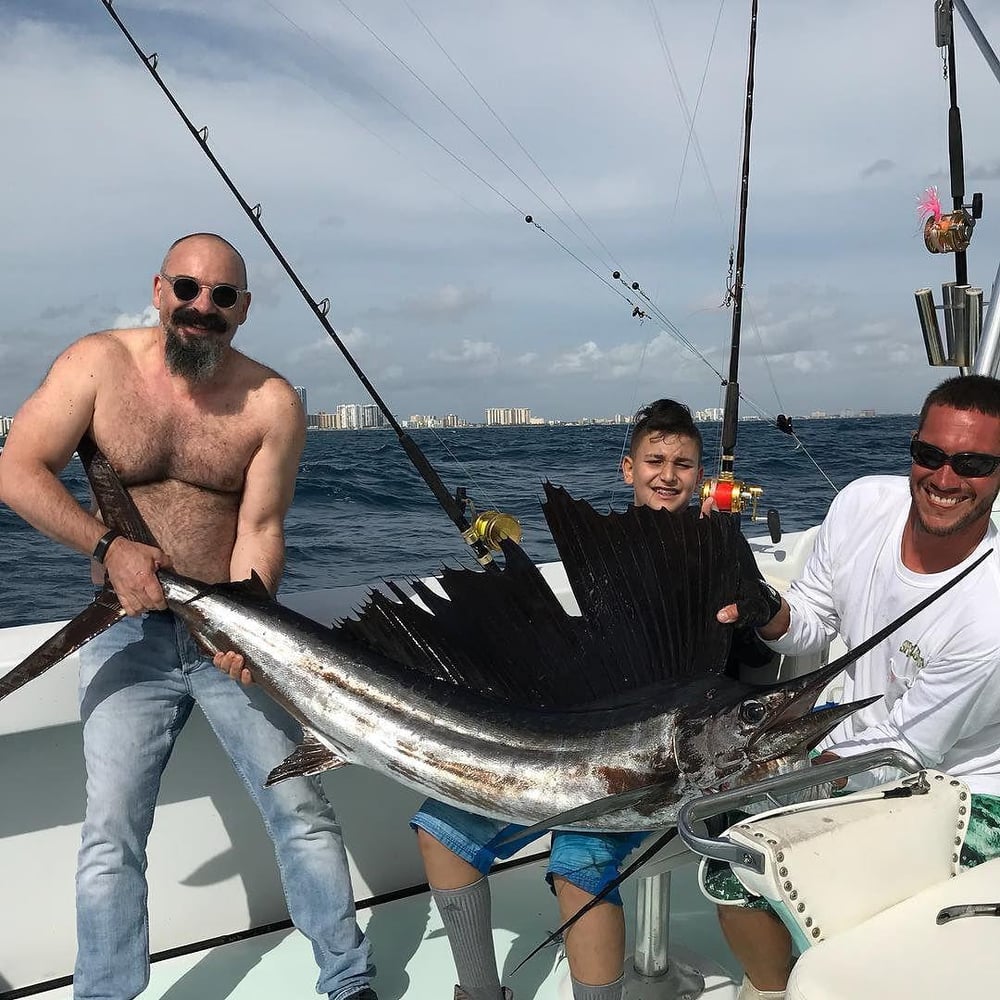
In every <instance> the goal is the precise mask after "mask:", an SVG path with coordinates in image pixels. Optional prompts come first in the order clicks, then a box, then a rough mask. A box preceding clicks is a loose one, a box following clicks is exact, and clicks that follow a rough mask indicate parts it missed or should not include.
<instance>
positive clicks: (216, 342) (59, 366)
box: [0, 233, 375, 1000]
mask: <svg viewBox="0 0 1000 1000" xmlns="http://www.w3.org/2000/svg"><path fill="white" fill-rule="evenodd" d="M153 305H154V306H155V307H156V308H157V309H158V310H159V315H160V323H159V325H158V326H155V327H144V328H140V329H135V330H110V331H106V332H103V333H95V334H92V335H90V336H88V337H84V338H83V339H81V340H78V341H77V342H76V343H75V344H73V345H72V346H71V347H69V348H68V349H67V350H66V351H64V352H63V354H61V355H60V356H59V357H58V358H57V359H56V361H55V362H54V364H53V365H52V368H51V369H50V371H49V373H48V375H47V376H46V378H45V380H44V382H43V383H42V385H41V386H40V387H39V388H38V389H37V390H36V391H35V392H34V394H33V395H32V396H31V397H30V398H29V399H28V400H27V401H26V402H25V403H24V405H23V406H22V407H21V409H20V410H19V411H18V413H17V414H16V416H15V418H14V422H13V425H12V427H11V430H10V434H9V436H8V438H7V442H6V444H5V446H4V449H3V452H2V454H0V499H2V500H3V501H4V502H6V503H7V504H8V505H9V506H10V507H11V508H12V509H13V510H15V511H16V512H17V513H18V514H20V515H21V516H22V517H23V518H24V519H25V520H26V521H28V522H29V523H31V524H32V525H33V526H34V527H36V528H38V529H39V530H40V531H42V532H44V533H45V534H46V535H48V536H49V537H50V538H53V539H55V540H56V541H58V542H61V543H62V544H64V545H67V546H69V547H70V548H72V549H75V550H76V551H77V552H80V553H83V554H85V555H88V556H91V555H92V556H94V557H95V561H94V562H93V563H92V567H93V579H94V582H95V583H97V584H100V583H102V582H103V579H104V576H105V574H106V575H107V577H108V579H109V580H110V582H111V584H112V586H113V587H114V588H115V591H116V592H117V594H118V597H119V599H120V600H121V602H122V606H123V607H124V608H125V611H126V612H127V613H128V615H129V616H130V617H128V618H125V619H123V620H122V621H121V622H119V623H118V624H116V625H114V626H113V627H112V628H110V629H109V630H108V631H107V632H105V633H104V634H103V635H101V636H99V637H98V638H97V639H95V640H94V641H93V642H91V643H90V644H89V645H87V646H85V647H84V648H83V650H82V651H81V656H80V659H81V675H80V714H81V718H82V720H83V742H84V757H85V761H86V767H87V812H86V817H85V819H84V824H83V836H82V846H81V849H80V856H79V864H78V870H77V946H78V953H77V962H76V971H75V974H74V994H73V995H74V997H75V998H77V1000H85V998H88V1000H89V998H98V997H100V998H102V1000H132V998H134V997H136V996H138V994H139V993H141V992H142V991H143V989H144V988H145V986H146V984H147V982H148V979H149V939H148V923H147V912H146V878H145V868H146V840H147V837H148V835H149V830H150V827H151V825H152V822H153V810H154V806H155V802H156V797H157V794H158V792H159V786H160V776H161V774H162V772H163V769H164V767H165V766H166V763H167V760H168V758H169V757H170V753H171V750H172V749H173V745H174V741H175V739H176V738H177V734H178V732H179V731H180V729H181V727H182V726H183V725H184V723H185V722H186V721H187V718H188V716H189V715H190V712H191V709H192V707H193V705H194V703H195V702H197V703H198V704H199V705H200V706H201V709H202V711H203V712H204V713H205V716H206V717H207V718H208V721H209V723H210V724H211V726H212V728H213V730H214V731H215V734H216V735H217V736H218V738H219V741H220V743H221V744H222V746H223V748H224V749H225V751H226V753H228V754H229V756H230V758H231V759H232V761H233V764H234V766H235V767H236V770H237V772H238V773H239V774H240V776H241V777H242V779H243V781H244V783H245V784H246V786H247V789H248V790H249V792H250V795H251V796H252V797H253V799H254V802H255V803H256V804H257V807H258V808H259V809H260V812H261V814H262V816H263V817H264V819H265V821H266V824H267V827H268V830H269V832H270V834H271V837H272V839H273V841H274V846H275V851H276V854H277V857H278V862H279V867H280V870H281V877H282V882H283V885H284V889H285V895H286V899H287V901H288V908H289V913H290V914H291V917H292V920H293V921H294V922H295V925H296V926H297V927H298V928H299V930H301V931H302V932H303V933H304V934H305V935H306V936H307V937H309V938H310V940H311V941H312V944H313V951H314V954H315V956H316V961H317V964H318V965H319V967H320V976H319V981H318V984H317V990H318V991H319V992H320V993H324V994H327V995H328V997H329V1000H348V998H354V1000H375V993H374V991H373V990H372V989H371V987H370V976H371V974H372V969H371V964H370V960H369V948H368V943H367V941H366V940H365V938H364V936H363V935H362V934H361V931H360V930H359V929H358V926H357V923H356V921H355V914H354V899H353V894H352V891H351V883H350V874H349V871H348V866H347V857H346V854H345V852H344V845H343V842H342V840H341V834H340V828H339V826H338V825H337V822H336V819H335V817H334V814H333V810H332V809H331V807H330V804H329V803H328V802H327V800H326V798H325V796H324V795H323V792H322V790H321V788H320V785H319V783H318V781H317V780H316V779H314V778H296V779H292V780H289V781H284V782H281V783H279V784H278V785H276V786H274V787H272V788H268V789H265V788H264V781H265V778H266V777H267V774H268V771H269V770H270V769H271V768H272V767H273V766H274V764H275V762H276V761H280V760H283V759H284V758H285V757H286V756H287V755H288V754H289V753H291V752H292V750H293V749H294V748H295V746H296V744H297V743H298V742H299V740H300V739H301V730H300V729H299V727H298V724H297V723H295V722H294V721H293V720H292V719H291V718H290V717H288V716H287V715H286V714H285V713H284V711H283V710H282V709H280V708H278V707H277V706H276V705H275V704H274V703H273V702H272V701H271V700H270V699H269V698H268V697H267V696H266V695H264V694H263V693H262V692H261V691H260V690H259V689H258V688H255V687H250V688H241V687H240V686H239V685H237V684H233V683H232V682H231V681H230V680H229V679H228V678H227V677H226V675H225V674H223V673H221V672H220V671H219V670H217V669H215V667H214V666H213V665H212V661H211V660H209V659H206V658H205V657H204V655H203V654H202V653H201V651H200V650H199V649H198V648H197V647H196V646H195V644H194V642H193V640H192V639H191V636H190V634H189V633H188V632H187V630H186V629H185V627H184V626H183V625H182V624H181V623H180V622H179V621H177V620H175V619H174V617H173V615H171V614H170V612H169V611H167V610H166V602H165V601H164V598H163V591H162V589H161V588H160V585H159V582H158V581H157V578H156V570H157V568H158V567H161V566H162V567H168V566H170V567H173V568H174V569H175V570H176V571H177V572H178V573H182V574H185V575H187V576H191V577H195V578H196V579H200V580H204V581H206V582H210V583H216V582H220V581H223V580H242V579H246V578H247V577H249V576H250V572H251V570H255V571H256V572H257V574H258V575H259V576H260V577H261V579H262V580H263V581H264V582H265V584H266V585H267V586H268V587H269V589H270V590H271V592H272V593H273V592H274V591H275V590H276V589H277V586H278V582H279V580H280V578H281V573H282V570H283V568H284V553H285V546H284V527H283V525H284V518H285V514H286V513H287V511H288V507H289V505H290V504H291V501H292V494H293V492H294V489H295V477H296V474H297V471H298V462H299V457H300V455H301V453H302V447H303V443H304V440H305V421H304V418H303V413H302V408H301V404H300V402H299V398H298V396H297V395H296V393H295V391H294V390H293V389H292V387H291V386H290V385H289V384H288V383H287V382H286V381H285V380H284V379H283V378H281V377H280V376H279V375H278V374H277V373H275V372H274V371H272V370H271V369H269V368H266V367H264V366H263V365H261V364H258V363H257V362H256V361H253V360H251V359H250V358H248V357H247V356H246V355H244V354H242V353H240V352H239V351H237V350H235V349H234V348H233V347H232V340H233V337H234V336H235V334H236V330H237V328H238V327H239V326H240V325H241V324H242V323H243V322H244V321H245V320H246V318H247V312H248V310H249V308H250V292H249V291H248V290H247V274H246V266H245V264H244V261H243V258H242V257H241V256H240V254H239V253H238V252H237V251H236V249H235V248H234V247H233V246H232V245H231V244H230V243H228V242H227V241H226V240H224V239H222V237H220V236H216V235H214V234H211V233H195V234H192V235H190V236H185V237H182V238H181V239H179V240H178V241H177V242H176V243H174V244H173V246H171V247H170V249H169V250H168V251H167V255H166V257H165V258H164V260H163V264H162V266H161V268H160V271H159V273H158V274H157V275H156V276H155V277H154V278H153ZM87 431H89V432H90V434H91V436H92V437H93V439H94V441H95V442H96V443H97V446H98V447H99V448H100V449H101V450H102V451H103V452H104V454H105V455H106V456H107V457H108V459H109V461H110V462H111V464H112V466H113V467H114V468H115V470H116V471H117V472H118V474H119V475H120V476H121V478H122V480H123V482H124V483H125V485H126V486H127V487H128V488H129V492H130V493H131V495H132V497H133V499H134V500H135V502H136V504H137V505H138V507H139V510H140V511H141V512H142V515H143V517H144V518H145V519H146V521H147V523H148V524H149V527H150V528H151V529H152V532H153V534H154V536H155V537H156V538H157V539H158V540H159V543H160V545H162V546H163V548H162V550H160V549H156V548H152V547H150V546H146V545H141V544H138V543H136V542H131V541H129V540H127V539H126V538H123V537H115V536H114V535H113V533H110V532H108V531H107V528H106V526H105V525H104V524H102V523H101V522H100V521H99V520H98V519H97V518H96V517H95V516H93V515H92V514H89V513H88V512H87V511H85V510H84V509H83V508H81V507H80V506H79V504H78V503H77V502H76V500H75V499H74V498H73V496H72V495H71V494H70V493H69V492H68V491H67V490H66V489H65V488H64V487H63V485H62V484H61V483H60V481H59V479H58V478H57V476H58V473H59V472H60V471H61V470H62V469H63V467H64V466H65V465H66V464H67V462H69V460H70V458H71V457H72V455H73V451H74V449H75V447H76V445H77V442H78V441H79V440H80V438H81V437H82V436H83V434H84V432H87ZM101 563H103V565H100V564H101Z"/></svg>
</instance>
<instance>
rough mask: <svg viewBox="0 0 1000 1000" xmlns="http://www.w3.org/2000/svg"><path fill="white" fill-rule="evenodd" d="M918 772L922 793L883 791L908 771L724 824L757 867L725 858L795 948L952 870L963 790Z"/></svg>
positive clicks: (962, 818)
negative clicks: (761, 859)
mask: <svg viewBox="0 0 1000 1000" xmlns="http://www.w3.org/2000/svg"><path fill="white" fill-rule="evenodd" d="M921 773H922V775H924V776H926V779H927V783H928V784H929V789H928V791H927V792H926V793H925V794H913V795H909V796H907V797H902V798H886V797H885V796H884V793H885V792H892V791H894V790H897V789H900V788H905V786H907V785H912V783H913V782H914V781H915V776H914V777H908V778H903V779H901V780H899V781H894V782H890V783H889V784H886V785H881V786H879V787H878V788H875V789H868V790H866V791H862V792H856V793H853V794H851V795H844V796H841V797H839V798H834V799H829V800H825V801H823V802H820V803H817V802H805V803H800V804H799V805H796V806H790V807H785V808H781V809H774V810H770V811H768V812H766V813H761V814H759V815H757V816H752V817H749V818H748V819H746V820H743V821H741V822H740V823H738V824H736V825H735V826H732V827H730V828H729V830H728V831H727V836H728V837H729V839H730V840H732V841H734V842H735V843H737V844H743V845H747V846H751V847H755V848H756V849H758V850H761V851H763V852H764V855H765V868H764V872H763V873H762V874H759V875H758V874H757V873H755V872H752V871H750V870H749V869H747V868H742V867H740V866H734V868H733V871H734V872H735V874H736V876H737V878H738V879H739V880H740V881H741V882H742V883H743V885H744V886H745V887H746V888H747V889H748V890H749V891H750V892H751V893H753V894H754V895H757V896H763V897H764V898H765V899H767V900H768V901H769V902H770V903H771V905H772V906H773V908H774V910H775V912H776V913H777V914H778V915H779V916H780V917H781V919H782V920H783V921H784V923H785V924H786V926H787V927H788V929H789V930H790V931H791V933H792V937H793V938H794V940H795V942H796V944H797V945H798V947H799V948H800V949H801V950H804V949H805V948H808V947H810V946H811V945H814V944H816V943H818V942H820V941H822V940H824V939H826V938H828V937H833V936H834V935H837V934H840V933H842V932H844V931H846V930H848V929H850V928H852V927H854V926H855V925H857V924H859V923H861V922H862V921H865V920H867V919H868V918H869V917H872V916H874V915H875V914H876V913H880V912H881V911H882V910H885V909H888V908H889V907H890V906H893V905H895V904H896V903H898V902H900V901H901V900H904V899H907V898H909V897H910V896H913V895H915V894H916V893H918V892H920V891H921V890H923V889H926V888H927V887H928V886H932V885H935V884H937V883H940V882H947V881H948V880H949V879H950V878H952V877H954V876H955V875H957V874H958V872H959V870H960V868H959V855H960V852H961V849H962V843H963V841H964V838H965V832H966V829H967V825H968V818H969V808H970V800H971V796H970V793H969V789H968V788H967V787H966V785H964V784H963V783H962V782H960V781H958V780H957V779H955V778H952V777H951V776H949V775H946V774H942V773H940V772H938V771H924V772H921ZM873 872H877V873H878V877H877V878H873V877H872V873H873Z"/></svg>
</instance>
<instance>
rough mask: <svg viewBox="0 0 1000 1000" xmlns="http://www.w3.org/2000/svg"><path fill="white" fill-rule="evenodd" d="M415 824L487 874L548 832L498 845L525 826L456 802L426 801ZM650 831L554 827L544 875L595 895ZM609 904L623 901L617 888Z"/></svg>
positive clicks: (611, 895) (610, 896)
mask: <svg viewBox="0 0 1000 1000" xmlns="http://www.w3.org/2000/svg"><path fill="white" fill-rule="evenodd" d="M410 826H412V827H413V828H414V829H417V828H418V827H419V828H420V829H421V830H424V831H425V832H426V833H429V834H430V835H431V836H432V837H433V838H434V839H435V840H437V841H439V842H440V843H441V844H443V845H444V846H445V847H447V848H448V850H449V851H451V852H452V853H453V854H457V855H458V856H459V857H460V858H461V859H462V860H463V861H467V862H468V863H469V864H470V865H472V866H473V868H476V869H477V870H478V871H481V872H482V873H483V874H484V875H485V874H486V873H487V872H488V871H489V870H490V867H491V866H492V864H493V862H494V861H495V860H496V859H497V858H509V857H510V856H511V855H512V854H514V853H516V852H517V851H519V850H520V849H521V848H522V847H524V846H525V844H529V843H531V841H532V840H535V839H537V838H538V837H541V836H544V834H543V833H538V834H535V835H534V836H531V837H527V838H524V839H521V840H515V841H514V842H513V843H510V844H505V845H504V846H503V847H494V846H493V845H494V844H495V843H496V842H497V841H500V840H503V839H504V838H505V837H507V836H509V835H510V834H512V833H516V832H517V831H518V830H523V829H524V827H523V826H517V825H516V824H513V823H504V822H503V820H498V819H489V818H488V817H486V816H479V815H477V814H476V813H471V812H466V811H465V810H464V809H458V808H456V807H455V806H449V805H446V804H445V803H444V802H438V801H437V799H427V800H426V801H425V802H424V804H423V805H422V806H421V807H420V810H419V812H418V813H417V814H416V816H414V817H413V819H411V820H410ZM645 838H646V834H645V833H588V832H583V831H581V832H577V831H575V830H553V831H552V852H551V854H550V855H549V867H548V871H547V872H546V874H545V879H546V881H547V882H548V883H549V885H550V886H551V885H552V877H553V876H558V877H559V878H562V879H565V880H566V881H567V882H571V883H572V884H573V885H575V886H577V887H578V888H580V889H582V890H583V891H584V892H588V893H590V895H591V896H596V895H597V894H598V893H599V892H600V891H601V890H602V889H603V888H604V887H605V886H606V885H607V884H608V883H609V882H611V881H612V880H613V879H614V878H616V877H617V875H618V871H619V869H620V868H621V864H622V862H623V861H624V860H625V857H626V856H627V855H628V854H630V853H631V852H632V851H633V850H635V848H636V847H638V846H639V844H641V843H642V841H643V840H645ZM605 899H607V901H608V902H609V903H614V904H615V905H616V906H621V905H622V898H621V895H620V894H619V892H618V890H617V889H613V890H612V891H611V892H610V893H608V895H607V896H606V897H605Z"/></svg>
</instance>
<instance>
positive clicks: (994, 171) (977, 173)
mask: <svg viewBox="0 0 1000 1000" xmlns="http://www.w3.org/2000/svg"><path fill="white" fill-rule="evenodd" d="M965 177H966V180H970V181H995V180H998V179H1000V160H994V161H993V162H992V163H981V164H978V165H975V166H971V167H969V168H968V169H967V170H966V172H965Z"/></svg>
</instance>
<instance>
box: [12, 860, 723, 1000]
mask: <svg viewBox="0 0 1000 1000" xmlns="http://www.w3.org/2000/svg"><path fill="white" fill-rule="evenodd" d="M544 864H545V863H544V860H541V861H532V862H530V863H527V864H522V865H518V866H516V867H511V868H508V869H506V870H505V871H502V872H498V873H496V874H495V875H494V876H493V878H492V885H493V917H494V927H495V928H496V930H495V939H496V946H497V954H498V957H499V960H500V961H501V962H502V964H503V967H504V969H505V972H506V976H505V981H506V982H507V983H508V984H509V985H510V986H511V987H512V988H513V990H514V993H515V996H516V997H517V1000H532V998H536V1000H556V998H562V1000H568V998H569V997H570V996H571V993H570V991H569V986H568V981H567V966H566V961H565V958H564V957H563V954H562V949H561V948H559V947H557V946H552V947H549V948H546V949H545V950H544V951H542V952H540V953H539V954H538V955H536V956H535V957H534V958H533V959H532V960H531V961H530V962H528V964H527V965H526V966H525V967H524V968H523V969H521V970H520V972H518V973H517V974H516V975H511V974H510V972H511V970H512V969H513V967H514V966H515V965H517V963H518V962H520V961H521V959H523V958H524V957H525V956H526V955H527V954H528V952H529V951H531V949H532V948H534V947H535V945H537V944H538V943H539V942H540V941H541V940H542V939H543V937H544V936H545V935H546V934H548V933H549V932H550V931H551V930H552V929H553V927H554V926H555V923H554V921H555V919H556V906H555V899H554V898H553V897H552V895H551V894H550V892H549V890H548V887H547V886H546V885H545V883H544V881H543V872H544ZM694 875H695V866H693V865H688V866H685V867H684V868H682V869H680V870H679V871H676V872H675V873H674V874H673V878H672V882H673V885H672V892H671V897H672V904H673V913H672V919H671V934H672V941H671V951H672V952H673V951H674V946H676V950H677V952H678V954H679V955H680V957H681V958H682V959H686V960H688V961H690V962H692V963H693V964H696V965H698V966H699V967H700V968H701V971H703V972H704V973H706V980H707V982H706V991H705V993H704V994H703V995H704V996H705V997H710V998H712V1000H730V998H731V997H733V996H735V989H734V987H733V985H732V981H731V980H730V979H729V978H728V977H727V976H726V975H725V972H726V971H728V972H729V973H730V974H735V970H736V969H737V963H736V961H735V959H734V958H733V956H732V954H731V952H729V950H728V948H727V947H726V945H725V942H724V941H723V939H722V936H721V933H720V932H719V929H718V925H717V923H716V921H715V916H714V912H713V910H712V908H711V907H709V906H708V905H707V903H706V901H705V900H704V899H703V898H702V897H701V896H700V894H699V893H698V889H697V887H696V885H695V882H694ZM635 895H636V888H635V883H634V882H632V881H631V880H630V882H629V883H627V884H626V885H625V886H624V887H623V898H624V900H625V906H626V913H627V914H628V915H629V921H628V923H629V940H630V943H631V934H632V931H633V926H632V924H633V921H632V919H631V917H632V914H633V912H634V908H635ZM358 918H359V922H360V923H361V925H362V926H363V927H365V929H366V932H367V933H368V934H369V936H370V938H371V941H372V945H373V949H374V954H375V960H376V963H377V968H378V973H377V976H376V979H375V984H374V985H375V988H376V989H377V991H378V995H379V997H380V1000H396V998H399V997H407V998H412V1000H445V998H447V1000H450V998H451V991H452V986H453V983H454V967H453V965H452V961H451V954H450V952H449V949H448V942H447V939H446V937H445V935H444V931H443V929H442V927H441V921H440V919H439V918H438V914H437V910H436V909H435V907H434V906H433V904H432V903H431V900H430V896H429V895H428V894H427V893H426V892H422V893H419V894H416V895H412V896H409V897H407V898H404V899H396V900H394V901H392V902H383V903H379V904H377V905H375V906H362V907H361V908H360V909H359V912H358ZM693 953H696V954H697V955H698V956H699V958H698V959H696V958H695V957H694V954H693ZM315 970H316V966H315V964H314V962H313V957H312V950H311V948H310V945H309V942H308V941H307V940H306V938H305V937H303V936H302V935H301V934H299V933H298V932H297V931H296V930H294V929H281V930H276V931H272V932H271V933H267V934H256V935H253V936H249V937H242V938H241V939H240V940H237V941H234V942H232V943H229V944H222V945H218V946H216V947H213V948H209V949H203V950H198V951H190V952H187V953H185V954H182V955H175V956H173V957H164V958H159V959H156V960H155V961H154V962H153V965H152V972H151V976H150V983H149V987H148V988H147V989H146V991H145V992H144V993H143V994H142V998H143V1000H206V998H212V1000H263V998H281V1000H298V998H301V1000H307V998H309V997H315V996H316V994H315V992H314V988H313V987H314V982H315ZM72 995H73V989H72V986H71V985H68V984H64V985H60V986H55V987H53V988H50V989H46V990H43V991H41V992H39V991H38V990H37V989H31V988H26V989H21V990H15V991H13V992H8V993H0V998H4V1000H6V998H10V1000H14V998H16V997H26V996H37V997H42V998H43V1000H71V998H72ZM627 995H628V996H629V997H630V1000H635V998H638V997H644V998H654V997H658V996H661V995H663V994H662V990H657V987H656V984H655V983H651V982H646V983H630V986H629V991H628V994H627Z"/></svg>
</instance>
